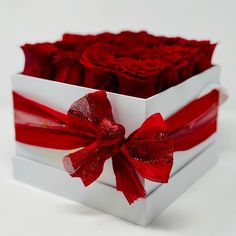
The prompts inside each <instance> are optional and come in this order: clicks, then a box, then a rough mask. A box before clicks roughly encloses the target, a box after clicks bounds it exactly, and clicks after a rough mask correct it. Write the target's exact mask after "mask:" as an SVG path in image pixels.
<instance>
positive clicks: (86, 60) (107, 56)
mask: <svg viewBox="0 0 236 236" xmlns="http://www.w3.org/2000/svg"><path fill="white" fill-rule="evenodd" d="M115 50H116V48H115V47H113V46H110V45H107V44H95V45H94V46H91V47H90V48H88V49H87V50H86V51H85V52H84V53H83V55H82V57H81V60H80V61H81V63H82V65H83V66H84V86H85V87H89V88H96V89H105V90H107V91H113V92H117V91H118V87H117V86H118V85H117V78H116V74H115V70H116V69H115V68H116V58H115V57H114V56H113V55H112V53H111V52H112V51H113V52H114V51H115Z"/></svg>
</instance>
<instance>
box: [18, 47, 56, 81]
mask: <svg viewBox="0 0 236 236" xmlns="http://www.w3.org/2000/svg"><path fill="white" fill-rule="evenodd" d="M21 48H22V50H23V52H24V55H25V66H24V70H23V72H22V73H23V74H24V75H30V76H35V77H39V78H44V79H51V76H52V71H53V68H52V60H53V56H54V55H55V54H56V53H57V52H58V48H56V47H55V46H54V45H53V44H51V43H37V44H25V45H24V46H22V47H21Z"/></svg>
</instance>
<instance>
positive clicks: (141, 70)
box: [116, 58, 166, 98]
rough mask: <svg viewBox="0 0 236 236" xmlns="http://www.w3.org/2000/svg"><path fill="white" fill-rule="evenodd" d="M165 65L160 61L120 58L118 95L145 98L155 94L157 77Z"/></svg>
mask: <svg viewBox="0 0 236 236" xmlns="http://www.w3.org/2000/svg"><path fill="white" fill-rule="evenodd" d="M165 67H166V64H165V63H164V62H162V61H160V60H138V59H133V58H121V59H120V60H119V68H118V70H117V73H116V74H117V78H118V80H119V93H122V94H126V95H131V96H135V97H142V98H147V97H150V96H152V95H154V94H156V91H157V87H158V77H160V76H161V72H162V71H163V70H164V69H165Z"/></svg>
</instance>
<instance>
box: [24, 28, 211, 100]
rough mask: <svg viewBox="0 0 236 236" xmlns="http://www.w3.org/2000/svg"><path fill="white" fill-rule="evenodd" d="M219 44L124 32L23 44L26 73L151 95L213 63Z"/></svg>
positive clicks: (70, 82) (127, 92) (124, 92)
mask: <svg viewBox="0 0 236 236" xmlns="http://www.w3.org/2000/svg"><path fill="white" fill-rule="evenodd" d="M215 46H216V44H211V43H210V42H209V41H196V40H187V39H183V38H180V37H177V38H168V37H164V36H153V35H150V34H148V33H147V32H144V31H142V32H137V33H134V32H129V31H124V32H121V33H118V34H112V33H102V34H98V35H77V34H64V35H63V38H62V39H61V40H60V41H57V42H55V43H37V44H25V45H24V46H22V49H23V51H24V54H25V67H24V70H23V74H25V75H31V76H35V77H40V78H44V79H49V80H54V81H58V82H63V83H69V84H74V85H80V86H85V87H89V88H95V89H103V90H106V91H111V92H116V93H120V94H125V95H130V96H136V97H141V98H148V97H150V96H153V95H154V94H157V93H160V92H161V91H164V90H166V89H168V88H170V87H172V86H175V85H177V84H179V83H181V82H183V81H184V80H186V79H188V78H190V77H191V76H193V75H196V74H198V73H200V72H202V71H204V70H206V69H208V68H209V67H211V66H212V62H211V59H212V54H213V52H214V49H215Z"/></svg>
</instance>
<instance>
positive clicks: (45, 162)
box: [13, 66, 220, 226]
mask: <svg viewBox="0 0 236 236" xmlns="http://www.w3.org/2000/svg"><path fill="white" fill-rule="evenodd" d="M219 70H220V69H219V66H212V67H211V68H209V69H207V70H205V71H204V72H202V73H200V74H197V75H195V76H193V77H191V78H189V79H188V80H186V81H184V82H182V83H181V84H178V85H176V86H174V87H171V88H169V89H167V90H165V91H163V92H161V93H159V94H156V95H154V96H152V97H149V98H147V99H143V98H137V97H132V96H126V95H121V94H116V93H111V92H107V96H108V99H109V101H110V102H111V105H112V111H113V115H114V119H115V121H116V122H117V123H120V124H122V125H123V126H124V127H125V129H126V137H127V136H128V135H129V134H131V133H132V132H133V131H134V130H136V129H137V128H138V127H140V125H141V124H142V123H143V121H144V120H146V119H147V118H148V117H149V116H150V115H152V114H154V113H161V114H162V116H163V118H164V119H166V118H168V117H170V116H171V115H172V114H174V113H175V112H176V111H178V110H179V109H181V108H182V107H184V106H185V105H187V104H189V103H190V102H191V101H193V100H195V99H196V98H199V97H200V96H202V95H204V94H205V93H206V92H209V91H211V90H212V89H214V88H215V87H217V86H218V85H219ZM13 91H15V92H17V93H19V94H22V95H24V96H25V97H27V98H30V99H32V100H34V101H37V102H39V103H42V104H45V105H47V106H49V107H53V108H55V109H56V110H58V111H61V112H63V113H66V112H67V110H68V109H69V107H70V106H71V104H72V103H73V102H75V101H76V100H78V99H79V98H81V97H82V96H84V95H86V94H87V93H90V92H94V91H96V90H95V89H90V88H86V87H81V86H75V85H70V84H64V83H59V82H55V81H50V80H45V79H40V78H34V77H31V76H27V75H22V74H17V75H15V76H14V78H13ZM216 149H217V146H216V134H213V135H211V136H210V137H209V138H207V139H206V140H204V141H203V142H201V143H200V144H198V145H196V146H194V147H193V148H191V149H189V150H187V151H179V152H175V153H174V165H173V168H172V171H171V175H170V179H169V182H168V183H167V184H160V183H157V182H152V181H149V180H146V179H144V180H143V185H144V187H145V190H146V192H147V195H146V197H145V198H144V199H139V200H138V201H136V202H134V203H133V204H132V205H129V203H128V202H127V201H126V199H125V198H124V196H123V194H122V193H121V192H118V191H117V190H116V188H115V186H116V183H115V176H114V173H113V170H112V163H111V160H110V159H108V160H107V161H106V163H105V166H104V170H103V172H102V174H101V176H100V177H99V179H98V180H96V181H95V182H94V183H93V184H91V185H90V186H88V187H86V188H85V187H84V186H83V184H82V182H81V180H80V179H79V178H71V177H70V176H69V175H68V173H66V171H65V170H64V168H63V163H62V160H63V157H64V156H66V155H68V154H69V153H71V152H73V151H74V150H67V151H65V150H58V149H52V148H43V147H37V146H33V145H29V144H24V143H21V142H17V141H16V156H15V157H14V175H15V178H16V179H17V180H20V181H22V182H25V183H28V184H31V185H33V186H36V187H39V188H42V189H44V190H47V191H49V192H52V193H55V194H57V195H61V196H64V197H66V198H68V199H71V200H74V201H77V202H80V203H82V204H85V205H87V206H90V207H93V208H96V209H98V210H101V211H103V212H106V213H109V214H111V215H114V216H117V217H120V218H122V219H125V220H128V221H130V222H133V223H136V224H138V225H142V226H145V225H147V224H148V223H149V222H151V221H152V220H153V219H154V218H155V217H156V216H158V215H160V214H161V212H162V211H163V210H164V209H166V208H167V207H168V206H169V205H170V204H171V203H172V202H174V200H175V199H177V197H178V196H180V195H181V194H182V193H183V192H184V191H185V190H186V189H187V188H188V187H189V186H191V185H192V184H193V183H194V182H195V181H196V180H197V179H198V178H200V177H201V176H202V175H203V174H204V173H205V172H206V171H207V170H208V168H210V167H211V166H212V165H213V164H214V163H215V162H216V161H217V152H216Z"/></svg>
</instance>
